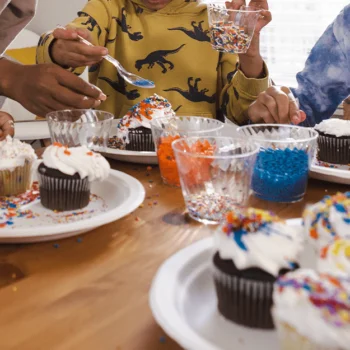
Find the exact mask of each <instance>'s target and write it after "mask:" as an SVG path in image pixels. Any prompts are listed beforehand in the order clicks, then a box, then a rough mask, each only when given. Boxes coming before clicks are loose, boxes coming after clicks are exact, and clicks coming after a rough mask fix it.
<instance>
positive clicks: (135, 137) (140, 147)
mask: <svg viewBox="0 0 350 350" xmlns="http://www.w3.org/2000/svg"><path fill="white" fill-rule="evenodd" d="M125 149H126V150H128V151H138V152H154V151H155V147H154V142H153V137H152V131H151V129H147V128H144V127H140V128H135V129H129V143H127V144H126V146H125Z"/></svg>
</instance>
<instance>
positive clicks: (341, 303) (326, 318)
mask: <svg viewBox="0 0 350 350" xmlns="http://www.w3.org/2000/svg"><path fill="white" fill-rule="evenodd" d="M273 301H274V308H273V314H274V316H275V318H276V319H277V320H278V321H279V322H285V323H287V324H288V325H289V326H291V327H293V328H295V329H296V331H297V332H298V333H299V334H301V335H303V336H305V337H306V338H308V339H309V340H311V341H312V342H315V343H316V344H320V345H322V348H323V347H324V348H327V349H328V348H331V349H342V350H348V349H350V277H349V276H342V277H339V276H334V275H333V276H332V275H326V274H319V273H317V272H315V271H313V270H308V269H299V270H296V271H293V272H289V273H287V274H285V275H283V276H281V277H280V278H279V279H278V280H277V281H276V283H275V285H274V294H273Z"/></svg>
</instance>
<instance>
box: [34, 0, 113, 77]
mask: <svg viewBox="0 0 350 350" xmlns="http://www.w3.org/2000/svg"><path fill="white" fill-rule="evenodd" d="M109 12H110V8H109V2H108V0H90V1H89V2H88V3H87V4H86V5H85V7H84V9H83V10H82V11H80V12H78V17H77V18H76V19H75V20H74V21H73V22H71V23H70V24H68V27H73V28H83V29H87V30H89V31H90V33H91V37H92V44H94V45H99V46H105V45H106V39H107V36H108V33H107V31H108V28H109V26H110V23H109V22H110V18H111V15H110V13H109ZM54 40H55V38H54V37H53V35H52V31H50V32H47V33H44V34H43V35H42V36H41V38H40V40H39V43H38V47H37V55H36V60H37V63H53V60H52V58H51V55H50V47H51V45H52V43H53V41H54ZM84 69H85V67H79V68H75V69H72V68H70V69H69V70H70V71H72V72H73V73H75V74H77V75H78V74H81V73H82V72H83V71H84Z"/></svg>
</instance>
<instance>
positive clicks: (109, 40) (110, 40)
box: [105, 28, 117, 45]
mask: <svg viewBox="0 0 350 350" xmlns="http://www.w3.org/2000/svg"><path fill="white" fill-rule="evenodd" d="M105 31H106V33H107V39H106V45H107V44H112V43H114V42H115V41H116V40H117V36H115V38H113V39H110V38H109V33H110V30H109V28H105Z"/></svg>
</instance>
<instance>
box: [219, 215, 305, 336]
mask: <svg viewBox="0 0 350 350" xmlns="http://www.w3.org/2000/svg"><path fill="white" fill-rule="evenodd" d="M302 248H303V234H302V229H301V228H300V227H293V226H288V225H287V224H286V223H285V222H283V221H282V220H281V219H279V218H278V217H277V216H276V215H274V214H272V213H269V212H265V211H262V210H258V209H253V208H249V209H245V210H243V209H242V210H240V209H237V211H236V212H229V213H228V214H227V215H226V219H225V220H224V222H223V224H222V225H221V227H220V228H219V229H218V230H217V232H216V233H215V240H214V249H215V255H214V258H213V262H214V282H215V288H216V292H217V297H218V309H219V312H220V313H221V314H222V315H223V316H224V317H225V318H226V319H229V320H231V321H233V322H235V323H238V324H241V325H244V326H248V327H252V328H261V329H271V328H273V321H272V316H271V312H270V310H271V306H272V290H273V283H274V282H275V281H276V279H277V277H278V276H280V275H281V274H284V273H286V272H288V271H292V270H294V269H296V268H298V266H299V265H298V260H299V255H300V253H301V251H302Z"/></svg>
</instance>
